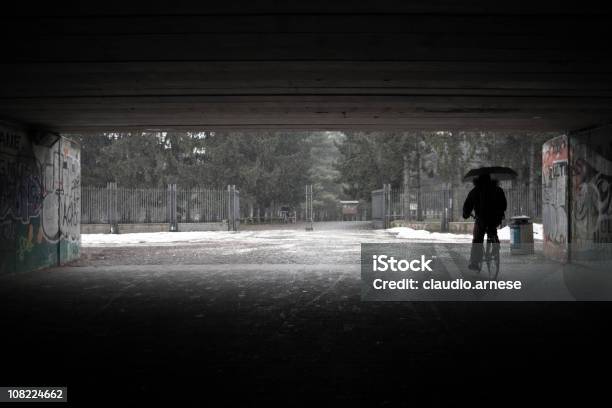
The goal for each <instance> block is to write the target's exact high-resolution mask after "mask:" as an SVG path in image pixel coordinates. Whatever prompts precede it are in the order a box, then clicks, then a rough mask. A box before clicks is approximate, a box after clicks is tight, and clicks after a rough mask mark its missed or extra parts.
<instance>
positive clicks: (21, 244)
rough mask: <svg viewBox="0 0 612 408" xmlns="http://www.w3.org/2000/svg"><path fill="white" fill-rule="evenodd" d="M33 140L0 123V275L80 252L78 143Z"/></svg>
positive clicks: (70, 257)
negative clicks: (36, 141)
mask: <svg viewBox="0 0 612 408" xmlns="http://www.w3.org/2000/svg"><path fill="white" fill-rule="evenodd" d="M34 139H35V137H34V135H33V134H29V133H27V132H25V131H24V130H22V129H19V128H16V127H14V126H11V125H5V124H0V274H2V273H10V272H22V271H29V270H34V269H40V268H44V267H48V266H54V265H58V264H61V263H65V262H69V261H71V260H74V259H77V258H78V257H79V256H80V242H81V235H80V213H81V204H80V194H81V181H80V176H81V167H80V147H79V146H78V145H77V144H76V143H74V142H72V141H70V140H68V139H66V138H59V140H55V139H56V137H54V136H53V137H51V138H46V139H44V141H41V142H40V143H35V142H34ZM38 140H42V139H40V138H39V139H38ZM54 140H55V141H54ZM53 141H54V142H53Z"/></svg>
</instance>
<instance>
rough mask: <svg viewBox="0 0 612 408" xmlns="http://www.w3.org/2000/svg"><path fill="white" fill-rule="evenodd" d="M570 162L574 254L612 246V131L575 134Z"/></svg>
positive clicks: (609, 128) (572, 138) (611, 129)
mask: <svg viewBox="0 0 612 408" xmlns="http://www.w3.org/2000/svg"><path fill="white" fill-rule="evenodd" d="M570 160H571V177H572V179H571V180H570V187H571V194H570V197H571V225H570V234H571V245H572V250H581V249H583V248H589V247H592V246H593V245H599V244H609V243H612V127H611V126H605V127H600V128H597V129H594V130H588V131H583V132H578V133H576V134H572V135H571V139H570Z"/></svg>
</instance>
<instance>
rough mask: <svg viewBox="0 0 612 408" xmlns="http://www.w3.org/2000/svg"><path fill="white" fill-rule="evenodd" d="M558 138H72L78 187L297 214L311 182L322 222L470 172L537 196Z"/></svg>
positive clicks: (451, 183)
mask: <svg viewBox="0 0 612 408" xmlns="http://www.w3.org/2000/svg"><path fill="white" fill-rule="evenodd" d="M552 136H554V135H553V134H547V133H517V132H464V131H457V132H451V131H440V132H425V131H423V132H262V131H256V132H129V133H103V134H97V135H83V136H74V137H75V138H77V139H78V140H79V141H80V143H81V146H82V182H83V184H84V185H105V184H106V183H107V182H109V181H115V182H117V183H118V184H119V185H121V186H125V187H142V188H145V187H157V188H159V187H161V188H165V186H166V185H167V184H171V183H176V184H179V185H180V186H182V187H196V186H208V187H224V186H226V185H227V184H235V185H236V186H238V187H239V188H240V190H241V199H242V205H243V206H247V207H248V209H247V211H250V212H252V213H255V215H257V214H261V213H262V211H269V210H270V209H271V208H272V209H274V208H279V207H280V206H293V207H299V206H300V205H301V203H302V202H303V200H304V186H305V185H306V184H314V187H315V192H316V194H315V202H314V205H315V210H316V211H317V213H318V217H319V218H321V219H324V218H328V219H334V218H335V217H337V215H338V201H339V200H340V199H360V200H364V201H369V199H370V192H371V191H372V190H374V189H377V188H380V187H381V186H382V185H383V184H384V183H391V184H392V185H394V186H395V187H399V186H403V187H405V188H408V189H412V190H414V189H441V188H452V187H455V186H459V185H461V184H462V182H461V177H462V176H463V174H465V173H466V172H467V171H468V170H469V169H470V168H473V167H479V166H484V165H504V166H509V167H512V168H513V169H515V170H516V171H517V172H518V173H519V179H518V180H517V181H516V182H517V183H522V184H526V185H529V186H530V187H531V188H533V189H536V188H540V180H541V166H542V164H541V146H542V143H543V142H544V141H545V140H547V139H549V138H551V137H552Z"/></svg>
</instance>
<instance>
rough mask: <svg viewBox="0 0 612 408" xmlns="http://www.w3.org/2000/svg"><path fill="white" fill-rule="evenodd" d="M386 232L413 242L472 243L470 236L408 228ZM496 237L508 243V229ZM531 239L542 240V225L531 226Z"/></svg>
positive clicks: (504, 229) (392, 229)
mask: <svg viewBox="0 0 612 408" xmlns="http://www.w3.org/2000/svg"><path fill="white" fill-rule="evenodd" d="M386 231H387V232H389V233H391V234H394V235H395V236H396V238H400V239H410V240H415V241H435V242H472V234H451V233H447V232H429V231H425V230H415V229H412V228H408V227H397V228H391V229H388V230H386ZM497 236H498V237H499V239H500V240H501V241H510V227H508V226H506V227H504V228H502V229H500V230H498V231H497ZM533 239H534V240H537V241H541V240H542V239H543V229H542V224H533Z"/></svg>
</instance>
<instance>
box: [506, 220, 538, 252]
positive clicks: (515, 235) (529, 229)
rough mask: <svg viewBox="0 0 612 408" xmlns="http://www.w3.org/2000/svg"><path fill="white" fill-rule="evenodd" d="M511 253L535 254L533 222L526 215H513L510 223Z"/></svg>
mask: <svg viewBox="0 0 612 408" xmlns="http://www.w3.org/2000/svg"><path fill="white" fill-rule="evenodd" d="M509 227H510V254H512V255H526V254H533V224H532V222H531V218H529V217H527V216H526V215H519V216H516V217H512V218H511V221H510V224H509Z"/></svg>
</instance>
